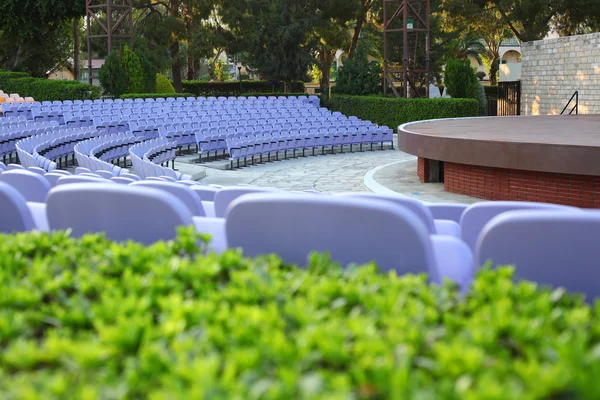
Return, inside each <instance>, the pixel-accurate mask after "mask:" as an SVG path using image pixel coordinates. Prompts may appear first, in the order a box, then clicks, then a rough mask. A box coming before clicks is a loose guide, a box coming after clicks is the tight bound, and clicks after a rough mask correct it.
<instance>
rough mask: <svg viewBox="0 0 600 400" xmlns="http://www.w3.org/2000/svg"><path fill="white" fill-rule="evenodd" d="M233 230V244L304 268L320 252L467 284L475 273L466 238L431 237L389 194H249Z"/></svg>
mask: <svg viewBox="0 0 600 400" xmlns="http://www.w3.org/2000/svg"><path fill="white" fill-rule="evenodd" d="M226 232H227V241H228V244H229V246H230V247H241V248H242V249H243V250H244V253H245V254H246V255H247V256H256V255H259V254H267V253H277V254H279V255H280V256H281V257H282V258H283V259H284V260H285V261H286V262H288V263H295V264H298V265H301V266H302V265H306V261H307V256H308V254H309V253H310V252H312V251H318V252H329V253H330V255H331V257H332V259H333V260H334V261H337V262H340V263H342V264H344V265H346V264H349V263H359V264H361V263H367V262H369V261H375V262H376V263H377V264H378V265H379V267H380V268H381V269H382V270H391V269H393V270H396V271H398V273H400V274H405V273H422V272H426V273H429V275H430V279H431V280H432V281H433V282H434V283H438V284H439V283H440V282H441V281H442V279H443V278H450V279H451V280H453V281H455V282H458V283H459V284H460V285H461V287H462V288H463V290H466V288H467V287H468V285H469V283H470V281H471V280H472V277H473V257H472V254H471V252H470V251H469V249H468V247H467V246H466V245H465V244H464V243H463V242H462V241H460V240H459V239H456V238H453V237H450V236H440V235H433V236H431V235H429V232H428V230H427V228H426V227H425V225H424V224H423V223H422V221H421V220H419V218H418V217H417V216H415V214H414V213H413V212H412V211H411V210H409V209H408V208H406V207H404V206H400V205H398V206H396V207H390V206H389V203H388V202H386V201H382V200H366V199H363V198H351V197H330V196H314V195H309V194H307V195H294V196H290V195H287V194H277V193H262V194H249V195H245V196H242V197H239V198H238V199H236V200H235V201H233V202H232V204H231V206H230V208H229V209H228V211H227V215H226Z"/></svg>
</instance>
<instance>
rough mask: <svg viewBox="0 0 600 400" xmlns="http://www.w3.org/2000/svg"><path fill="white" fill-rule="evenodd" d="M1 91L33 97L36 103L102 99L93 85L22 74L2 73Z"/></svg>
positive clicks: (0, 79) (0, 80) (0, 76)
mask: <svg viewBox="0 0 600 400" xmlns="http://www.w3.org/2000/svg"><path fill="white" fill-rule="evenodd" d="M0 89H2V90H4V92H7V93H18V94H19V95H21V96H22V97H33V98H34V99H35V100H36V101H54V100H85V99H92V100H93V99H97V98H99V97H100V90H99V89H98V88H97V87H94V86H92V85H88V84H84V83H79V82H77V81H67V80H51V79H41V78H32V77H29V76H28V75H27V74H25V73H20V72H0ZM89 92H91V95H89Z"/></svg>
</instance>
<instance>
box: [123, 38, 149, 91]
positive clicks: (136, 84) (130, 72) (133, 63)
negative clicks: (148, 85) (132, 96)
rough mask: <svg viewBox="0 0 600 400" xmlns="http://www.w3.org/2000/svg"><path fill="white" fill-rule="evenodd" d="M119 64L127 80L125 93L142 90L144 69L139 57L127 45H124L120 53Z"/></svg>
mask: <svg viewBox="0 0 600 400" xmlns="http://www.w3.org/2000/svg"><path fill="white" fill-rule="evenodd" d="M121 65H122V66H123V72H124V73H125V77H126V80H127V91H126V92H125V93H139V92H143V91H144V71H143V70H142V63H141V61H140V58H139V57H138V56H137V54H135V53H134V52H133V51H131V50H130V49H129V46H127V45H125V47H124V48H123V54H122V55H121Z"/></svg>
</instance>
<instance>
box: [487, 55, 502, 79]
mask: <svg viewBox="0 0 600 400" xmlns="http://www.w3.org/2000/svg"><path fill="white" fill-rule="evenodd" d="M499 69H500V67H499V60H498V58H497V57H496V56H494V57H493V58H492V60H491V61H490V72H489V75H490V84H491V85H492V86H496V85H497V84H498V79H497V78H496V75H497V74H498V70H499Z"/></svg>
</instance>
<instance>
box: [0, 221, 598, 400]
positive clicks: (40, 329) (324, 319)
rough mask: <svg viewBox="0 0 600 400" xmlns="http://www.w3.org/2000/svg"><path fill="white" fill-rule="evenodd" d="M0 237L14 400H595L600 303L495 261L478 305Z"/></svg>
mask: <svg viewBox="0 0 600 400" xmlns="http://www.w3.org/2000/svg"><path fill="white" fill-rule="evenodd" d="M196 243H198V237H197V235H195V234H194V233H193V229H182V231H181V232H180V235H179V237H178V239H177V240H176V241H174V242H167V243H158V244H155V245H153V246H141V245H138V244H135V243H125V244H116V243H112V242H110V241H108V240H106V239H104V238H102V237H100V236H95V235H88V236H85V237H83V238H82V239H77V240H75V239H71V238H69V237H68V235H67V234H65V233H60V232H58V233H53V234H41V233H28V234H18V235H12V236H0V346H1V347H2V349H3V350H2V352H1V354H0V393H2V394H3V398H6V399H26V398H27V399H34V398H35V399H73V398H76V399H146V398H150V399H203V398H215V399H309V398H310V399H416V398H419V399H566V398H569V399H597V398H599V397H600V386H598V385H597V381H598V379H599V378H600V362H599V361H598V359H599V357H600V356H599V353H600V352H599V350H598V349H599V348H600V345H599V343H600V319H599V313H600V306H597V307H595V308H590V307H589V306H587V305H586V304H585V303H584V302H583V300H582V299H581V298H579V297H573V296H570V295H568V294H565V293H563V292H561V291H560V290H556V291H550V290H547V289H539V288H537V287H536V286H535V285H534V284H532V283H528V282H521V283H518V284H514V283H513V282H512V270H511V269H509V268H506V269H505V268H502V269H498V270H495V271H492V270H488V269H484V270H482V271H480V273H479V274H478V276H477V278H476V280H475V282H474V284H473V287H472V289H471V291H470V292H469V294H468V295H467V296H466V297H463V296H461V295H460V294H459V292H458V290H457V288H456V287H455V286H454V285H450V284H447V285H446V286H444V287H436V286H429V285H427V283H426V277H425V276H414V275H407V276H402V277H398V276H397V275H396V274H395V273H394V272H388V273H385V274H383V273H378V272H377V269H376V267H375V266H374V265H367V266H361V267H350V268H348V269H345V270H342V269H341V268H340V267H339V266H338V265H336V264H334V263H332V262H330V261H329V260H328V258H327V257H326V256H322V255H313V256H311V257H310V262H309V266H308V267H307V268H305V269H300V268H297V267H295V266H291V265H286V264H284V263H283V262H282V261H281V260H280V259H279V258H278V257H276V256H273V255H272V256H264V257H259V258H256V259H254V260H251V259H247V258H244V257H243V256H242V255H241V254H240V253H239V252H237V251H233V250H230V251H228V252H226V253H224V254H223V255H221V256H217V255H215V254H208V255H201V253H200V252H199V250H198V248H197V247H196Z"/></svg>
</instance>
